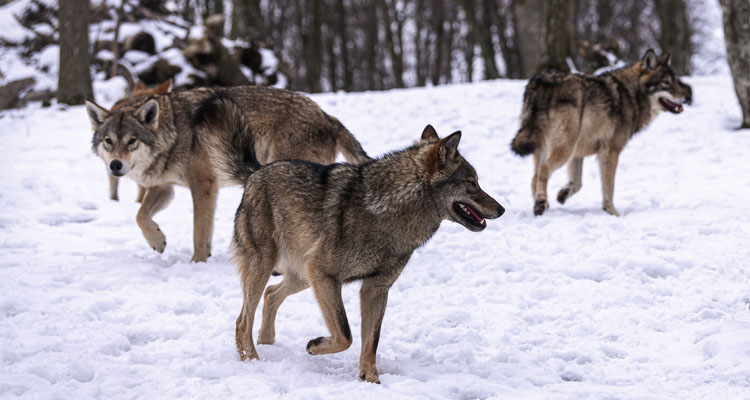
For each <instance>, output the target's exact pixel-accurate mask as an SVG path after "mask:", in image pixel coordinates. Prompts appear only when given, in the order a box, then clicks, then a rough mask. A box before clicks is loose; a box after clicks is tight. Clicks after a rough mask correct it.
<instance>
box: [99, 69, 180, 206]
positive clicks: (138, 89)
mask: <svg viewBox="0 0 750 400" xmlns="http://www.w3.org/2000/svg"><path fill="white" fill-rule="evenodd" d="M170 91H172V80H171V79H170V80H168V81H166V82H163V83H161V84H159V85H156V86H155V87H153V88H150V87H148V86H146V85H145V84H144V83H143V82H140V81H139V82H138V83H136V84H135V86H134V87H133V92H132V93H131V94H130V96H129V97H136V96H156V95H159V94H167V93H169V92H170ZM126 103H127V102H126V101H125V99H123V100H120V101H118V102H117V103H115V105H114V106H112V110H117V109H118V108H120V106H121V105H123V104H126ZM107 176H108V177H109V198H110V199H112V200H114V201H119V200H120V197H119V196H118V193H117V187H118V184H119V178H118V177H117V176H115V175H112V174H110V173H107ZM145 195H146V188H144V187H143V186H141V185H138V196H137V197H136V199H135V201H136V202H138V203H141V202H143V196H145Z"/></svg>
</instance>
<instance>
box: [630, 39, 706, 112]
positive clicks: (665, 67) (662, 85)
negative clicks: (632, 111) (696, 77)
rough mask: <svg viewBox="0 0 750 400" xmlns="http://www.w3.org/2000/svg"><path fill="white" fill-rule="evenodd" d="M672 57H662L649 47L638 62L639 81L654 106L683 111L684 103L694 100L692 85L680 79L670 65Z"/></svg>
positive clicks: (666, 55) (660, 108)
mask: <svg viewBox="0 0 750 400" xmlns="http://www.w3.org/2000/svg"><path fill="white" fill-rule="evenodd" d="M670 60H671V57H670V55H669V54H665V55H664V56H662V57H661V58H659V57H657V56H656V53H654V51H653V50H651V49H649V50H648V51H646V54H644V55H643V58H642V59H641V61H640V62H639V63H638V64H639V65H638V66H639V70H640V76H639V83H640V85H641V88H642V89H643V90H644V91H645V92H646V94H647V95H648V96H649V98H650V100H651V104H652V105H653V108H655V109H657V110H659V111H661V110H666V111H669V112H671V113H672V114H679V113H681V112H682V105H683V104H690V103H691V102H692V100H693V90H692V88H690V85H688V84H686V83H684V82H682V81H680V79H679V78H677V75H675V73H674V71H673V70H672V67H671V66H670Z"/></svg>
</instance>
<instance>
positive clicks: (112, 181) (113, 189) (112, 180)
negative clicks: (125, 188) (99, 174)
mask: <svg viewBox="0 0 750 400" xmlns="http://www.w3.org/2000/svg"><path fill="white" fill-rule="evenodd" d="M107 176H108V177H109V198H110V200H114V201H119V200H120V198H119V196H117V186H118V183H119V181H118V178H117V177H116V176H112V175H110V174H107Z"/></svg>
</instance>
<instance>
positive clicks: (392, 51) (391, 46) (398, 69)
mask: <svg viewBox="0 0 750 400" xmlns="http://www.w3.org/2000/svg"><path fill="white" fill-rule="evenodd" d="M378 5H379V6H380V13H381V15H382V16H383V17H382V18H383V31H384V32H385V47H386V48H387V49H388V55H389V56H390V58H391V68H392V70H393V80H394V83H395V85H396V87H397V88H403V87H404V66H403V59H402V58H401V54H400V53H399V52H398V51H397V49H396V45H395V43H394V40H393V27H392V26H391V25H392V24H391V16H390V10H389V8H390V7H389V6H388V4H387V3H386V1H385V0H378Z"/></svg>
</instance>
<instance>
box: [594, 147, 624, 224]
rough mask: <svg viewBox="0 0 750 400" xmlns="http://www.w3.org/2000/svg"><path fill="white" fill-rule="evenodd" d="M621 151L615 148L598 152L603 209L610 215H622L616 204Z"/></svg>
mask: <svg viewBox="0 0 750 400" xmlns="http://www.w3.org/2000/svg"><path fill="white" fill-rule="evenodd" d="M619 157H620V152H619V151H615V150H605V151H603V152H600V153H599V154H598V158H599V169H600V170H601V175H602V176H601V178H602V209H603V210H604V211H606V212H607V213H609V214H610V215H614V216H618V217H619V216H620V213H618V212H617V209H615V205H614V200H613V199H614V194H615V171H616V170H617V160H618V158H619Z"/></svg>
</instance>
